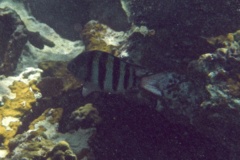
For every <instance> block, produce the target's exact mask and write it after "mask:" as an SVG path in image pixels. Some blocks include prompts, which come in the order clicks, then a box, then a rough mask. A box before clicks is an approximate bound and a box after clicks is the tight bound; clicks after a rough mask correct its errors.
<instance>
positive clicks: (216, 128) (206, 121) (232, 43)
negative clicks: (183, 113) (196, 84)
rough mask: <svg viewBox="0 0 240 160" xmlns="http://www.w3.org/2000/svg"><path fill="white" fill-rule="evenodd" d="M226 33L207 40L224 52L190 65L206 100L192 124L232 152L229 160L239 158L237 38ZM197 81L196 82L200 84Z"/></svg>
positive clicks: (220, 51)
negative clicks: (205, 95)
mask: <svg viewBox="0 0 240 160" xmlns="http://www.w3.org/2000/svg"><path fill="white" fill-rule="evenodd" d="M239 33H240V32H239V31H237V32H235V33H229V34H227V35H222V36H218V37H215V38H211V39H209V41H210V43H214V44H215V43H219V44H221V46H223V48H219V49H217V50H216V51H215V52H213V53H206V54H203V55H202V56H200V58H199V59H198V60H196V61H192V62H191V63H190V64H189V71H190V73H192V74H191V76H192V77H193V79H196V80H197V79H199V80H201V82H202V85H203V86H204V87H205V88H206V91H207V92H208V94H209V96H208V97H207V98H206V99H205V100H204V101H203V102H202V103H201V107H202V108H203V109H202V110H201V112H199V115H198V116H195V117H194V120H193V121H192V124H193V125H194V126H195V127H196V128H197V129H198V130H199V131H200V132H202V133H204V134H206V135H208V136H209V137H211V138H212V139H215V140H216V141H219V142H220V143H221V144H222V145H224V146H225V147H226V148H228V149H229V150H230V151H231V155H230V158H229V159H236V157H239V152H238V150H239V145H240V144H239V142H240V141H239V136H238V134H239V132H240V130H239V127H240V126H239V124H240V118H239V111H240V101H239V81H240V79H239V75H240V73H239V69H240V66H239V62H240V45H239V40H240V39H239V37H240V36H239V35H240V34H239ZM199 80H198V81H199Z"/></svg>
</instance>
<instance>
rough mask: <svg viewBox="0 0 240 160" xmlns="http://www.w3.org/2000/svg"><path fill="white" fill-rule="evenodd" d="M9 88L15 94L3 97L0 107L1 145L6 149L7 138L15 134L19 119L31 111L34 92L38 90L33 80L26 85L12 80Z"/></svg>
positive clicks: (34, 99)
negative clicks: (11, 97) (14, 96)
mask: <svg viewBox="0 0 240 160" xmlns="http://www.w3.org/2000/svg"><path fill="white" fill-rule="evenodd" d="M31 87H33V89H32V88H31ZM9 88H10V89H11V91H12V93H15V94H16V98H14V99H9V98H7V97H4V98H3V103H4V105H3V106H2V107H1V108H0V122H1V123H0V137H3V146H4V147H5V148H6V149H7V148H8V143H9V140H10V139H11V138H12V137H14V136H15V134H16V132H17V130H18V127H19V126H20V125H21V121H20V119H21V118H23V117H24V116H25V115H26V114H27V113H29V112H30V111H31V109H32V105H33V104H34V103H35V102H36V98H35V96H34V92H37V91H39V90H38V88H37V87H36V86H35V82H34V81H32V82H30V83H29V84H28V85H27V84H25V83H23V82H21V81H14V82H13V84H12V85H11V86H9Z"/></svg>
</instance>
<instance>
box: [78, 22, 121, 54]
mask: <svg viewBox="0 0 240 160" xmlns="http://www.w3.org/2000/svg"><path fill="white" fill-rule="evenodd" d="M106 33H107V26H106V25H103V24H100V23H97V22H91V23H87V24H86V25H85V26H84V29H83V31H82V37H83V41H84V43H85V45H86V50H87V51H91V50H100V51H104V52H108V53H114V52H115V49H116V48H117V47H118V46H113V45H108V44H107V43H106V42H105V41H104V40H103V39H104V37H105V34H106Z"/></svg>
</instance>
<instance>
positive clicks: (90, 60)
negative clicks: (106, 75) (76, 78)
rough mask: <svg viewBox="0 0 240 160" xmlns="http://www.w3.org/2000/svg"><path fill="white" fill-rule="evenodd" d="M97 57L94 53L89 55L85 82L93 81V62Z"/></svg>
mask: <svg viewBox="0 0 240 160" xmlns="http://www.w3.org/2000/svg"><path fill="white" fill-rule="evenodd" d="M95 56H96V53H95V52H93V53H89V54H88V57H87V59H86V61H87V62H86V71H87V73H86V78H85V81H91V78H92V68H93V66H92V65H93V60H94V57H95Z"/></svg>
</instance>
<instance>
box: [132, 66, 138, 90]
mask: <svg viewBox="0 0 240 160" xmlns="http://www.w3.org/2000/svg"><path fill="white" fill-rule="evenodd" d="M132 76H133V84H132V85H133V87H136V86H137V76H136V70H135V68H134V70H133V75H132Z"/></svg>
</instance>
